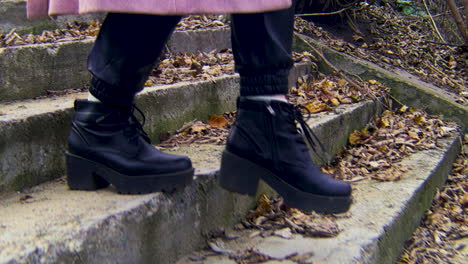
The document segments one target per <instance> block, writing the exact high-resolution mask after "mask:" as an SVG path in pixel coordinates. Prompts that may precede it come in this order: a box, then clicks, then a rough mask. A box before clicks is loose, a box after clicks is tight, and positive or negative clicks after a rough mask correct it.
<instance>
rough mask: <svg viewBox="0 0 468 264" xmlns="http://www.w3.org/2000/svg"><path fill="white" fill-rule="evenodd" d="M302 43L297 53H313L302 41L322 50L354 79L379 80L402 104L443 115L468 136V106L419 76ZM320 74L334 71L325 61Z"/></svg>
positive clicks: (320, 64)
mask: <svg viewBox="0 0 468 264" xmlns="http://www.w3.org/2000/svg"><path fill="white" fill-rule="evenodd" d="M301 38H302V40H301V39H299V38H297V37H296V38H295V41H294V50H296V51H303V50H306V51H310V48H309V47H308V46H307V45H306V44H305V43H304V41H303V40H305V41H306V42H308V43H309V44H312V45H313V46H315V47H316V48H317V49H319V50H320V51H321V52H322V53H323V56H324V57H325V58H326V59H327V60H328V62H329V63H331V64H332V65H333V66H334V67H335V68H337V69H339V70H341V71H342V72H344V73H346V74H349V75H351V76H354V77H359V78H361V79H363V80H370V79H373V80H377V81H379V82H381V83H382V84H384V85H386V86H387V87H389V88H391V91H390V93H391V95H392V96H393V97H394V98H395V99H397V100H398V101H399V102H401V103H403V104H406V105H409V106H413V107H416V108H420V109H424V110H425V111H426V112H428V113H430V114H434V115H443V116H444V118H446V119H449V120H453V121H455V122H457V123H458V124H459V125H461V126H462V127H463V130H464V132H465V133H466V132H468V105H461V104H459V103H457V102H456V98H455V97H454V96H453V95H452V94H450V93H448V92H446V91H444V90H443V89H441V88H439V87H436V86H434V85H432V84H430V83H426V82H423V81H421V80H420V79H419V78H418V77H417V76H414V75H412V74H410V73H408V72H405V71H403V70H401V69H399V68H395V67H391V68H390V69H384V68H382V67H380V66H378V65H376V64H374V63H372V62H368V61H364V60H362V59H359V58H355V57H352V56H350V55H347V54H344V53H341V52H338V51H335V50H333V49H331V48H329V47H327V46H326V45H323V44H322V43H319V42H318V41H316V40H314V39H312V38H309V37H307V36H303V35H302V36H301ZM318 71H319V72H321V73H323V74H330V73H332V72H334V69H332V67H330V65H328V64H327V63H325V62H324V61H319V62H318Z"/></svg>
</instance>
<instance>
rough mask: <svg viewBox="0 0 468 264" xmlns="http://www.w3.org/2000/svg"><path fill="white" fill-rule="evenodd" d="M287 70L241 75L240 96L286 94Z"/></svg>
mask: <svg viewBox="0 0 468 264" xmlns="http://www.w3.org/2000/svg"><path fill="white" fill-rule="evenodd" d="M288 76H289V69H287V70H286V69H285V70H280V71H277V72H276V73H263V74H257V75H248V76H245V75H242V74H241V77H240V87H241V88H240V95H241V96H250V95H263V94H286V93H288V89H289V87H288Z"/></svg>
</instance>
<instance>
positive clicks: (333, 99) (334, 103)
mask: <svg viewBox="0 0 468 264" xmlns="http://www.w3.org/2000/svg"><path fill="white" fill-rule="evenodd" d="M330 103H331V104H332V105H334V106H339V105H340V102H339V101H338V99H336V98H332V99H330Z"/></svg>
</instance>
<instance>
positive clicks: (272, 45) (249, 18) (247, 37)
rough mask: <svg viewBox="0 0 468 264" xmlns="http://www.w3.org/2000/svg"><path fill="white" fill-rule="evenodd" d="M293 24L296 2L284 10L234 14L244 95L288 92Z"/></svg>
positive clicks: (234, 37)
mask: <svg viewBox="0 0 468 264" xmlns="http://www.w3.org/2000/svg"><path fill="white" fill-rule="evenodd" d="M293 2H294V1H293ZM293 26H294V4H293V6H292V7H291V8H289V9H285V10H280V11H274V12H266V13H257V14H236V15H233V16H232V47H233V53H234V59H235V62H236V70H237V71H238V72H239V74H240V76H241V81H240V82H241V91H240V92H241V95H242V96H246V95H259V94H285V93H287V91H288V76H289V70H290V68H291V66H292V65H293V62H292V54H291V52H292V51H291V46H292V37H293Z"/></svg>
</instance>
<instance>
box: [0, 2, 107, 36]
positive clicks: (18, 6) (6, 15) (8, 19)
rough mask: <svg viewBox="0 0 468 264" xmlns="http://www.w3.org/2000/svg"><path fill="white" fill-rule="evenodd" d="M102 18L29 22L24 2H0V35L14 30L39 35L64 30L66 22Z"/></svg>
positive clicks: (83, 17) (70, 16)
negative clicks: (46, 30)
mask: <svg viewBox="0 0 468 264" xmlns="http://www.w3.org/2000/svg"><path fill="white" fill-rule="evenodd" d="M103 17H104V15H103V14H89V15H80V16H72V15H67V16H59V17H57V18H56V19H53V18H51V17H47V18H41V19H34V20H31V19H28V18H27V17H26V1H25V0H2V1H0V34H2V33H7V32H9V31H10V30H12V29H14V28H16V32H18V33H19V34H24V33H35V34H40V33H41V31H42V30H44V29H49V30H50V29H57V28H66V26H67V23H68V22H72V21H91V20H93V19H94V20H101V19H102V18H103Z"/></svg>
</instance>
